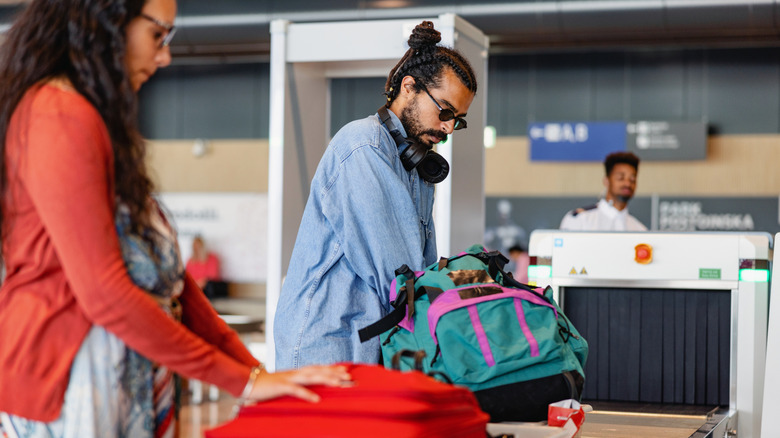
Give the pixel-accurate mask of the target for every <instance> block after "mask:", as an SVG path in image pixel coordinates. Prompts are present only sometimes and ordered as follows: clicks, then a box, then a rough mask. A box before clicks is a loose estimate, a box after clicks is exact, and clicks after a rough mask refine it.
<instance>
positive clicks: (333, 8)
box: [0, 0, 780, 60]
mask: <svg viewBox="0 0 780 438" xmlns="http://www.w3.org/2000/svg"><path fill="white" fill-rule="evenodd" d="M25 3H27V1H25V0H0V31H2V30H4V29H7V27H8V25H9V23H10V22H11V20H12V18H13V15H14V14H15V13H17V12H18V11H19V10H20V9H21V8H23V7H24V4H25ZM178 4H179V14H178V17H177V21H176V25H177V27H178V28H179V31H178V33H177V35H176V38H174V42H173V43H172V45H171V50H172V52H173V54H174V59H186V58H193V59H196V58H201V59H208V58H218V59H223V60H224V59H228V58H231V57H232V58H246V57H251V58H258V59H262V58H265V59H267V58H268V54H269V50H270V35H269V27H270V22H271V21H273V20H277V19H285V20H289V21H291V22H314V21H344V20H373V19H416V18H423V17H436V16H438V15H440V14H443V13H455V14H457V15H460V16H461V17H463V18H465V19H466V20H467V21H469V22H471V23H472V24H474V25H475V26H476V27H478V28H479V29H481V30H482V31H483V32H484V33H485V34H486V35H487V36H488V37H489V39H490V45H491V53H507V52H526V53H527V52H540V51H560V50H580V49H620V48H626V47H659V46H660V47H668V46H671V47H712V46H717V47H753V46H764V47H765V46H780V0H524V1H506V0H482V1H480V0H179V1H178ZM355 38H360V35H355Z"/></svg>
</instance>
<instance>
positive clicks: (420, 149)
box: [377, 105, 450, 184]
mask: <svg viewBox="0 0 780 438" xmlns="http://www.w3.org/2000/svg"><path fill="white" fill-rule="evenodd" d="M377 113H379V119H380V120H381V121H382V123H384V124H385V126H386V127H387V129H388V131H390V135H392V136H393V140H395V144H396V145H397V146H398V149H402V150H401V152H400V153H399V157H401V163H402V164H403V165H404V169H406V170H409V171H411V170H412V169H415V168H416V169H417V174H418V175H420V178H422V179H423V180H425V181H428V182H429V183H431V184H437V183H440V182H442V181H444V179H445V178H447V175H448V174H449V173H450V165H449V164H448V163H447V160H445V159H444V157H442V156H441V155H439V154H437V153H436V152H435V151H433V150H432V149H431V148H429V147H428V146H425V145H424V144H422V143H419V142H417V141H415V140H414V139H411V138H407V137H404V136H403V135H401V130H399V129H398V128H397V127H396V126H395V124H394V123H393V120H392V119H391V118H390V113H389V112H388V110H387V108H386V107H385V106H384V105H383V106H381V107H380V108H379V109H378V110H377ZM404 146H405V148H404Z"/></svg>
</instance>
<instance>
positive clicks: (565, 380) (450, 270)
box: [359, 245, 588, 422]
mask: <svg viewBox="0 0 780 438" xmlns="http://www.w3.org/2000/svg"><path fill="white" fill-rule="evenodd" d="M506 262H507V259H506V257H504V256H503V255H502V254H501V253H499V252H497V251H493V252H488V251H486V250H485V249H484V248H483V247H482V246H481V245H474V246H471V247H470V248H469V249H467V250H466V251H465V252H463V253H460V254H458V255H456V256H453V257H449V258H442V259H441V260H439V262H437V263H434V264H432V265H431V266H428V267H427V268H426V269H425V270H424V271H420V272H414V271H411V270H410V269H409V268H408V267H407V266H405V265H404V266H402V267H401V268H399V269H398V270H396V272H395V273H396V278H395V280H394V281H393V283H392V286H391V291H390V301H391V304H392V305H393V308H394V310H393V311H392V312H391V313H390V314H388V315H387V316H386V317H384V318H383V319H381V320H379V321H377V322H376V323H374V324H372V325H370V326H368V327H366V328H364V329H362V330H360V332H359V333H360V338H361V340H362V341H365V340H367V339H371V338H373V337H374V336H377V335H378V336H379V338H380V341H381V348H382V357H383V362H384V365H385V367H387V368H391V367H392V368H400V369H402V370H405V369H418V370H420V371H423V372H425V373H428V374H431V375H434V376H441V377H442V378H443V379H445V380H451V381H452V383H454V384H456V385H462V386H466V387H468V388H469V389H471V390H472V391H473V392H474V395H475V396H476V397H477V400H478V401H479V403H480V406H481V407H482V409H483V410H484V411H485V412H487V413H488V414H490V416H491V421H493V422H497V421H542V420H545V419H546V418H547V406H548V404H550V403H554V402H557V401H560V400H564V399H569V398H573V399H576V400H579V399H580V395H581V392H582V386H583V384H584V382H585V373H584V371H583V369H584V366H585V360H586V358H587V355H588V344H587V342H586V341H585V339H583V338H582V337H581V336H580V334H579V333H578V332H577V329H576V328H574V326H573V325H572V324H571V322H570V321H569V320H568V318H567V317H566V316H565V315H564V314H563V312H561V309H560V308H559V307H558V305H557V304H556V303H555V301H554V300H553V299H552V290H551V289H550V288H549V287H547V288H546V289H542V288H534V287H531V286H528V285H525V284H521V283H519V282H517V281H516V280H514V279H513V278H512V276H511V274H507V273H505V272H504V271H503V266H504V264H505V263H506ZM393 362H395V363H393ZM393 365H395V366H393Z"/></svg>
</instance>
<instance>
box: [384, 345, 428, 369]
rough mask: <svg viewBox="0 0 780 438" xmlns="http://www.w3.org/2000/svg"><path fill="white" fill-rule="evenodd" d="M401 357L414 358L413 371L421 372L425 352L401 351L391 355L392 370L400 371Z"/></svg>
mask: <svg viewBox="0 0 780 438" xmlns="http://www.w3.org/2000/svg"><path fill="white" fill-rule="evenodd" d="M402 357H413V358H414V369H415V370H417V371H422V370H423V359H424V358H425V350H417V351H412V350H401V351H399V352H398V353H396V354H394V355H393V360H392V366H393V369H394V370H397V371H400V370H401V358H402Z"/></svg>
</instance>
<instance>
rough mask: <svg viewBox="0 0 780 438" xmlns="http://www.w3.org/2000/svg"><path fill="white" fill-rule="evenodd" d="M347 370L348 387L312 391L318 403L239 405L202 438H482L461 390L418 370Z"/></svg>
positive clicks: (480, 418)
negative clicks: (235, 413)
mask: <svg viewBox="0 0 780 438" xmlns="http://www.w3.org/2000/svg"><path fill="white" fill-rule="evenodd" d="M347 367H348V370H349V373H350V374H351V375H352V380H353V381H354V383H355V385H354V386H351V387H346V388H334V387H328V386H312V387H311V389H312V390H313V391H314V392H316V393H317V394H319V395H320V397H321V400H320V402H319V403H309V402H306V401H303V400H300V399H297V398H293V397H281V398H278V399H274V400H270V401H267V402H261V403H257V404H255V405H251V406H245V407H244V408H242V409H241V411H240V412H239V414H238V416H237V417H236V418H235V419H234V420H232V421H230V422H228V423H226V424H224V425H222V426H219V427H217V428H214V429H211V430H207V431H206V438H228V437H229V438H257V437H307V438H310V437H361V438H362V437H368V436H394V437H410V438H412V437H426V438H428V437H433V438H436V437H441V438H445V437H446V438H450V437H463V438H471V437H474V438H484V437H485V433H486V432H485V431H486V427H487V422H488V419H489V417H488V415H487V414H486V413H484V412H482V410H480V408H479V404H478V403H477V400H476V399H475V398H474V395H473V394H472V393H471V391H469V390H468V389H467V388H464V387H459V386H453V385H449V384H446V383H442V382H439V381H437V380H435V379H433V378H432V377H428V376H426V375H425V374H423V373H421V372H419V371H406V372H400V371H393V370H387V369H385V368H383V367H381V366H378V365H357V364H347Z"/></svg>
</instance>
